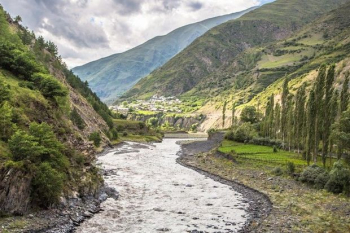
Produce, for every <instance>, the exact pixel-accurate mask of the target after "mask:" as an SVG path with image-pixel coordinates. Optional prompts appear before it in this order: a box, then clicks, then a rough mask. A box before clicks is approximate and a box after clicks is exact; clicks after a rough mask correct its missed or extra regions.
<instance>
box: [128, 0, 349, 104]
mask: <svg viewBox="0 0 350 233" xmlns="http://www.w3.org/2000/svg"><path fill="white" fill-rule="evenodd" d="M346 2H347V1H345V0H335V1H327V0H321V1H318V0H308V1H303V0H292V1H290V0H277V1H275V2H273V3H270V4H267V5H264V6H262V7H260V8H258V9H255V10H253V11H250V12H249V13H247V14H245V15H244V16H242V17H240V18H239V19H236V20H231V21H229V22H226V23H224V24H222V25H220V26H217V27H215V28H213V29H211V30H209V31H208V32H207V33H205V34H204V35H203V36H201V37H199V38H198V39H196V40H195V41H194V42H193V43H192V44H191V45H190V46H189V47H187V48H186V49H184V50H183V51H182V52H181V53H179V54H178V55H176V56H175V57H174V58H172V59H171V60H170V61H169V62H167V63H166V64H165V65H164V66H162V67H160V68H158V69H157V70H155V71H154V72H152V73H151V74H150V75H149V76H147V77H145V78H143V79H141V80H140V81H139V82H138V83H137V84H136V85H135V86H134V87H133V88H132V89H131V90H129V91H128V92H127V93H125V94H124V95H123V97H122V99H130V100H131V99H140V98H141V99H147V98H149V97H150V96H152V95H154V94H156V93H162V95H167V96H171V95H176V96H181V97H182V98H193V97H197V98H200V99H206V100H208V99H215V98H216V97H218V96H222V95H223V92H225V91H226V92H230V93H236V95H235V96H238V95H239V93H242V92H244V90H249V91H245V92H244V94H242V96H241V97H240V98H239V101H241V102H247V101H249V100H250V99H251V98H253V97H254V96H255V95H256V94H257V93H259V92H261V91H262V90H263V89H264V88H266V87H267V86H269V85H270V84H271V83H273V82H274V81H275V80H277V79H278V78H280V77H283V76H284V75H285V73H286V72H287V71H286V70H284V69H276V70H274V71H271V70H268V69H267V70H266V69H265V70H263V69H259V71H258V72H255V73H251V72H250V71H251V70H252V69H254V68H256V65H257V62H259V61H260V60H261V59H262V58H264V57H263V54H264V52H266V51H267V50H261V51H260V50H259V48H261V47H264V46H268V45H269V44H274V43H276V42H277V41H283V40H285V39H287V38H289V37H291V36H292V35H293V34H294V33H296V32H298V31H299V30H301V29H302V28H303V27H304V26H305V25H307V24H308V23H310V22H312V21H313V20H315V19H316V18H318V17H320V16H321V15H323V14H325V13H327V12H329V11H331V10H333V9H335V8H337V7H338V6H339V5H341V4H343V3H346ZM249 51H253V52H249ZM294 59H296V58H294ZM280 62H281V63H282V62H283V61H280ZM298 64H299V63H298ZM299 65H301V64H299ZM265 68H270V67H265ZM295 68H296V67H295ZM289 69H293V68H291V67H289Z"/></svg>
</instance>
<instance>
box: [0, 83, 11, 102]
mask: <svg viewBox="0 0 350 233" xmlns="http://www.w3.org/2000/svg"><path fill="white" fill-rule="evenodd" d="M9 98H10V90H9V86H6V85H5V83H4V82H3V81H2V80H0V106H1V104H2V103H3V102H4V101H6V100H8V99H9Z"/></svg>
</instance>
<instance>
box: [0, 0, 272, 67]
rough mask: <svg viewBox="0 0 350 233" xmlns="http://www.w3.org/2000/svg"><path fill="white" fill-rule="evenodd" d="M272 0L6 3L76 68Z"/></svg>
mask: <svg viewBox="0 0 350 233" xmlns="http://www.w3.org/2000/svg"><path fill="white" fill-rule="evenodd" d="M261 1H270V0H235V1H232V0H220V1H218V0H104V1H100V0H16V1H14V0H0V4H2V5H3V6H4V8H5V10H7V11H8V12H9V13H10V14H11V15H12V16H16V15H20V16H21V17H22V19H23V25H24V26H28V27H29V29H30V30H33V31H34V32H35V33H36V34H37V35H42V36H44V37H45V38H46V39H47V40H51V41H53V42H54V43H56V44H57V46H58V50H59V53H60V54H61V55H62V57H63V59H64V61H66V62H67V64H68V65H69V66H70V67H74V66H77V65H82V64H84V63H87V62H89V61H91V60H96V59H99V58H101V57H104V56H108V55H111V54H114V53H120V52H124V51H126V50H128V49H131V48H133V47H135V46H137V45H139V44H142V43H144V42H145V41H147V40H149V39H151V38H153V37H155V36H159V35H164V34H167V33H169V32H170V31H172V30H174V29H176V28H178V27H181V26H184V25H187V24H190V23H194V22H198V21H201V20H204V19H207V18H211V17H214V16H218V15H224V14H229V13H233V12H237V11H241V10H244V9H247V8H249V7H252V6H256V5H259V4H260V3H261Z"/></svg>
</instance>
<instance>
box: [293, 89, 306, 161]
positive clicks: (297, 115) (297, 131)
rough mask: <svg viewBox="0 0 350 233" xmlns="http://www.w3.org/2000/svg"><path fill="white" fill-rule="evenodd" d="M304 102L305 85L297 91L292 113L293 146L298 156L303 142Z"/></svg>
mask: <svg viewBox="0 0 350 233" xmlns="http://www.w3.org/2000/svg"><path fill="white" fill-rule="evenodd" d="M305 101H306V91H305V84H303V85H302V86H301V87H300V88H299V89H298V91H297V94H296V101H295V111H294V119H295V127H294V135H295V145H296V147H297V149H298V154H300V149H301V144H302V141H303V128H304V126H305V123H304V122H305V120H306V118H305Z"/></svg>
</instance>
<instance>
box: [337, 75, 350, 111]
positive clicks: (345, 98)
mask: <svg viewBox="0 0 350 233" xmlns="http://www.w3.org/2000/svg"><path fill="white" fill-rule="evenodd" d="M349 76H350V75H349V73H348V74H347V75H346V78H345V81H344V83H343V88H342V91H341V93H340V109H339V110H340V113H342V112H344V111H346V110H347V108H348V105H349V81H350V80H349Z"/></svg>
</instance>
